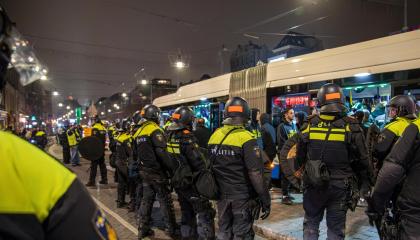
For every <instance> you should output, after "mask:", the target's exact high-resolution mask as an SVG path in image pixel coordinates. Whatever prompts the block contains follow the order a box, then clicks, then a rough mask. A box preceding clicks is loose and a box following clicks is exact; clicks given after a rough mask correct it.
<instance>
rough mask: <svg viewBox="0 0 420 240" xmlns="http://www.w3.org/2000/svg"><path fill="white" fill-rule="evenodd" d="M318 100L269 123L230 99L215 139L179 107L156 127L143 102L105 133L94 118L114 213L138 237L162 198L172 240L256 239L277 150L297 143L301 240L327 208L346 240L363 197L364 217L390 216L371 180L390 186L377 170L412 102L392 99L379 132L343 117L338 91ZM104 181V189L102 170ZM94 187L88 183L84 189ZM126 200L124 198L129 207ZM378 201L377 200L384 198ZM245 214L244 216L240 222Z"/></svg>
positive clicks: (354, 116)
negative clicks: (104, 147) (203, 177)
mask: <svg viewBox="0 0 420 240" xmlns="http://www.w3.org/2000/svg"><path fill="white" fill-rule="evenodd" d="M318 99H319V101H320V108H319V109H318V111H319V112H317V113H314V114H312V115H309V116H308V115H307V114H306V113H304V112H297V113H295V112H294V109H293V108H292V107H287V108H285V109H284V110H283V111H282V120H281V121H280V123H279V124H278V125H277V126H276V127H275V126H274V125H273V123H272V118H271V116H270V115H269V114H266V113H263V114H261V113H260V110H258V109H252V108H249V106H248V104H247V102H246V101H245V100H244V99H242V98H239V97H235V98H231V99H230V100H229V101H228V102H227V103H226V107H225V113H224V121H223V126H222V127H220V128H219V129H217V130H216V131H215V132H213V133H212V132H211V131H210V130H209V129H206V128H205V127H204V121H203V119H195V117H194V113H193V111H192V110H191V109H190V108H188V107H185V106H182V107H179V108H177V109H176V110H175V112H174V113H173V115H172V116H171V118H170V119H169V120H168V121H167V122H166V123H165V124H164V126H162V127H161V126H159V123H160V110H159V108H158V107H156V106H154V105H147V106H146V107H145V108H144V109H143V110H142V111H138V112H136V113H134V114H133V116H131V117H130V118H126V119H124V120H122V121H121V122H118V123H116V124H115V125H111V126H109V127H108V131H107V129H106V128H105V127H104V126H103V125H102V122H101V121H100V119H98V118H97V119H96V123H95V124H99V125H101V126H99V127H96V128H99V129H101V130H98V131H97V136H99V137H100V138H101V139H102V141H105V136H106V135H108V136H109V140H110V149H111V152H112V154H111V156H110V163H111V166H113V167H115V168H116V177H115V179H116V181H117V182H118V191H117V207H120V208H122V207H127V208H128V210H129V211H135V212H136V213H137V217H138V219H139V236H140V237H146V236H150V235H153V230H152V228H151V225H150V224H151V208H152V205H153V202H154V201H155V200H158V201H159V202H160V208H161V211H162V215H163V217H164V219H165V221H166V226H167V231H168V233H169V235H170V236H172V237H173V238H178V237H182V238H183V239H213V238H215V237H216V236H217V238H218V239H232V238H233V239H235V238H237V239H252V238H253V236H254V232H253V230H252V224H253V221H254V220H255V219H258V216H259V212H260V211H262V212H263V218H266V217H268V215H269V213H270V205H271V198H270V194H269V189H270V188H271V168H272V163H273V161H274V158H276V157H278V158H279V159H280V161H282V160H283V159H281V156H280V152H281V150H282V149H283V146H284V145H285V144H286V143H287V142H288V141H289V139H291V138H292V137H297V138H298V139H299V141H298V142H297V144H296V145H297V146H296V149H297V150H296V152H297V156H296V158H297V159H298V160H299V161H300V162H302V163H304V165H305V171H304V174H303V178H302V179H299V180H300V181H301V183H302V185H301V186H302V188H300V189H299V190H300V191H303V194H304V203H303V207H304V210H305V220H304V239H317V238H318V236H319V230H318V229H319V223H320V221H321V220H322V218H323V215H324V211H325V210H326V212H327V213H326V214H327V226H328V229H329V230H328V236H329V238H331V239H344V236H345V234H344V229H345V221H346V213H347V210H348V209H350V210H353V211H354V209H355V207H356V205H357V203H358V202H359V203H360V201H359V200H360V199H363V200H364V199H366V200H367V201H368V203H369V207H368V208H367V213H368V216H369V217H370V218H371V219H376V221H378V219H379V216H383V215H384V214H385V212H384V211H385V210H384V209H390V211H391V209H392V211H396V209H395V208H389V207H390V206H388V205H387V204H388V201H385V202H381V206H382V208H378V206H379V205H375V202H374V201H378V199H376V198H377V196H378V191H373V189H375V188H374V186H375V184H383V183H378V182H377V181H379V180H382V179H383V178H385V180H383V181H387V179H386V177H385V176H383V175H381V174H380V172H381V169H382V165H383V164H384V162H387V161H391V160H389V159H387V156H388V158H389V156H391V155H392V154H390V155H388V153H390V152H392V151H391V150H392V149H393V145H394V144H395V143H396V142H397V139H399V138H400V137H402V136H403V132H404V128H406V127H408V126H410V121H415V120H416V119H417V118H416V115H415V113H416V107H415V103H414V101H413V99H412V98H411V97H409V96H397V97H395V98H393V99H392V100H391V101H390V103H389V106H388V117H389V119H390V120H391V121H390V123H388V124H386V125H384V127H383V130H382V131H380V130H379V127H378V126H377V125H376V124H375V122H371V123H370V125H366V118H368V117H367V115H366V114H365V111H363V112H362V113H363V114H360V111H353V112H352V113H349V112H351V111H350V110H351V109H349V108H348V106H346V104H345V99H344V95H343V93H342V90H341V88H340V87H338V86H337V85H334V84H327V85H325V86H323V87H322V88H321V89H320V91H319V94H318ZM400 99H403V100H404V101H402V100H400ZM412 127H413V126H412ZM94 128H95V126H94ZM417 132H418V131H417ZM374 133H376V134H374ZM411 137H413V136H411ZM368 138H370V139H368ZM372 141H374V143H373V144H371V145H369V143H370V142H372ZM385 143H386V144H385ZM411 144H414V142H412V143H411ZM385 145H386V146H385ZM400 148H401V146H400ZM394 151H396V150H394ZM407 151H408V150H407ZM395 154H396V153H395ZM407 156H410V155H408V153H407ZM398 157H401V156H399V155H398ZM103 161H104V160H103V157H102V158H101V159H100V160H99V162H98V163H95V162H93V163H92V164H93V165H94V164H99V165H101V164H102V163H103ZM401 161H403V160H402V159H401ZM385 166H387V165H386V164H385ZM91 169H93V171H94V173H91V176H92V175H93V176H94V175H96V167H92V168H91ZM104 169H105V167H104ZM209 170H210V171H211V172H212V174H213V176H214V179H215V182H216V185H217V186H218V193H217V198H215V199H217V213H218V223H219V227H218V232H217V234H216V233H215V227H214V217H215V213H216V211H215V209H213V208H212V205H211V204H210V202H209V197H208V194H207V193H206V192H205V191H210V190H204V192H205V193H203V190H202V189H198V188H197V186H199V185H198V184H197V183H196V182H195V181H197V176H200V174H201V173H202V172H204V171H209ZM104 171H106V170H104ZM382 171H385V170H382ZM102 172H103V171H101V173H102ZM380 177H382V178H380ZM281 180H282V181H281V188H282V193H283V197H282V203H283V204H287V205H290V204H293V197H292V196H291V195H290V188H291V183H290V182H289V180H288V178H286V177H285V174H282V179H281ZM100 183H102V184H106V183H108V182H107V180H106V174H105V173H104V174H103V175H102V181H101V182H100ZM94 184H95V179H94V177H93V178H91V179H90V181H89V182H88V183H87V184H86V185H87V186H92V185H94ZM210 189H211V188H210ZM172 190H174V191H175V193H176V194H177V195H178V201H179V202H180V206H181V212H182V220H181V226H180V228H178V225H177V223H176V222H175V213H174V207H173V201H172V197H171V192H172ZM388 190H389V189H388ZM387 193H388V192H387ZM375 194H376V195H375ZM127 195H128V196H129V198H130V201H129V202H126V196H127ZM210 195H211V194H210ZM380 196H381V197H380V201H384V200H385V199H387V198H384V197H382V195H380ZM387 197H389V196H387ZM210 199H212V198H210ZM388 200H390V199H388ZM391 202H393V203H395V200H394V201H391ZM250 206H252V207H250ZM247 209H248V210H251V211H248V210H247ZM253 210H255V211H253ZM244 212H247V214H248V213H249V216H247V217H245V218H244V217H243V216H238V213H244ZM394 214H395V213H394ZM394 216H395V215H394ZM387 219H388V220H389V216H388V215H387ZM372 221H374V220H372ZM376 224H377V226H378V229H380V231H379V232H380V234H382V236H384V235H386V233H384V231H386V227H384V226H385V225H384V224H383V223H382V222H376ZM387 224H388V225H390V224H389V223H387ZM388 225H386V226H388ZM398 226H400V225H398ZM401 231H402V230H401ZM408 231H410V230H408ZM398 234H403V232H399V233H398ZM407 234H410V233H407Z"/></svg>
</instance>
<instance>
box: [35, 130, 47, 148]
mask: <svg viewBox="0 0 420 240" xmlns="http://www.w3.org/2000/svg"><path fill="white" fill-rule="evenodd" d="M34 140H35V143H36V145H37V146H38V147H39V148H40V149H42V150H45V147H46V146H47V143H48V139H47V134H46V133H45V132H44V131H43V129H42V128H39V129H38V131H36V133H35V136H34Z"/></svg>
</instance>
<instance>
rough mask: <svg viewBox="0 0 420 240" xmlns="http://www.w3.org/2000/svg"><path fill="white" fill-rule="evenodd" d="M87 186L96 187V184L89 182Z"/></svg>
mask: <svg viewBox="0 0 420 240" xmlns="http://www.w3.org/2000/svg"><path fill="white" fill-rule="evenodd" d="M85 186H86V187H94V186H95V183H94V182H91V181H89V182H88V183H86V184H85Z"/></svg>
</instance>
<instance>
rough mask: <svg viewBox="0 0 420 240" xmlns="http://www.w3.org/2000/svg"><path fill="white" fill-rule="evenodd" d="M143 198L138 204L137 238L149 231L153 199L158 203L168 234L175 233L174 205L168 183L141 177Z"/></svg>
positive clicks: (158, 179) (164, 180)
mask: <svg viewBox="0 0 420 240" xmlns="http://www.w3.org/2000/svg"><path fill="white" fill-rule="evenodd" d="M142 179H143V198H142V200H141V204H140V221H139V236H141V235H142V234H144V233H148V232H149V231H150V230H151V226H150V224H151V215H152V209H153V203H154V202H155V199H156V198H157V200H158V201H159V205H160V210H161V212H162V215H163V219H164V220H165V223H166V227H167V229H168V232H169V233H170V234H174V233H175V231H176V220H175V210H174V204H173V201H172V198H171V192H170V190H169V182H168V181H167V180H166V179H163V178H154V179H153V178H148V177H146V178H145V177H143V176H142Z"/></svg>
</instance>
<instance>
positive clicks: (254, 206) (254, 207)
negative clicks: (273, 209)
mask: <svg viewBox="0 0 420 240" xmlns="http://www.w3.org/2000/svg"><path fill="white" fill-rule="evenodd" d="M249 209H250V210H251V216H252V219H254V220H258V218H260V211H261V204H260V201H259V199H258V198H257V199H251V200H250V201H249Z"/></svg>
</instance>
